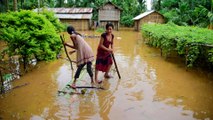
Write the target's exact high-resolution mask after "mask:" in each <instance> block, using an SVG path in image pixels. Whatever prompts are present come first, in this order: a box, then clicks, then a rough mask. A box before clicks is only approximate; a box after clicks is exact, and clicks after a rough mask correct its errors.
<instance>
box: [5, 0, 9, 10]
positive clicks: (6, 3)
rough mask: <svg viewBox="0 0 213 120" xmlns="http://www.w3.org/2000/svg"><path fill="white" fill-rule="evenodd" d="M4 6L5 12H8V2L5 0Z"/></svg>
mask: <svg viewBox="0 0 213 120" xmlns="http://www.w3.org/2000/svg"><path fill="white" fill-rule="evenodd" d="M5 6H6V12H7V11H9V2H8V0H5Z"/></svg>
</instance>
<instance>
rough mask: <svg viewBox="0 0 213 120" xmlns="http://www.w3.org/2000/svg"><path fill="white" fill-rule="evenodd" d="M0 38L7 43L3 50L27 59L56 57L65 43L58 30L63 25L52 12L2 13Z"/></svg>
mask: <svg viewBox="0 0 213 120" xmlns="http://www.w3.org/2000/svg"><path fill="white" fill-rule="evenodd" d="M0 28H1V29H0V40H3V41H5V42H6V44H7V46H8V47H7V48H6V49H4V50H3V51H0V52H2V53H5V54H8V55H9V56H13V55H21V56H22V57H23V58H24V59H25V60H26V61H28V60H30V59H32V58H36V59H37V60H39V61H41V60H45V61H47V60H53V59H55V58H56V55H57V54H58V53H59V52H60V50H61V47H62V44H61V41H60V37H59V34H58V32H60V31H61V30H63V26H62V25H61V24H60V22H59V21H58V19H56V18H55V17H54V14H53V13H51V12H47V11H43V13H42V12H41V14H38V13H36V12H33V11H29V10H22V11H20V12H8V13H4V14H0Z"/></svg>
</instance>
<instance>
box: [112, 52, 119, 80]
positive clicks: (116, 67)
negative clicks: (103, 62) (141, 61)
mask: <svg viewBox="0 0 213 120" xmlns="http://www.w3.org/2000/svg"><path fill="white" fill-rule="evenodd" d="M111 55H112V59H113V61H114V64H115V69H116V71H117V73H118V77H119V79H121V75H120V72H119V70H118V66H117V63H116V60H115V57H114V54H113V53H112V54H111Z"/></svg>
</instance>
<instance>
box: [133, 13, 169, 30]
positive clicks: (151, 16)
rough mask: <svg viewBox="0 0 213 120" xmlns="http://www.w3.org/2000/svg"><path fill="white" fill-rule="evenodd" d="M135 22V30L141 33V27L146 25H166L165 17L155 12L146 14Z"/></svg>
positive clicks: (139, 16) (141, 15) (137, 17)
mask: <svg viewBox="0 0 213 120" xmlns="http://www.w3.org/2000/svg"><path fill="white" fill-rule="evenodd" d="M133 20H134V28H135V30H136V31H140V28H141V26H142V25H143V24H144V23H164V22H165V20H164V16H163V15H162V14H160V13H158V12H157V11H155V10H152V11H147V12H144V13H142V14H140V15H138V16H136V17H135V18H133Z"/></svg>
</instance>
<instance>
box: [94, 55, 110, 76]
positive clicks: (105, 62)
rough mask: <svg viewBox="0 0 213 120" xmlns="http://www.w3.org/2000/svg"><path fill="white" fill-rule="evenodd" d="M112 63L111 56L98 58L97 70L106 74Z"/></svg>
mask: <svg viewBox="0 0 213 120" xmlns="http://www.w3.org/2000/svg"><path fill="white" fill-rule="evenodd" d="M112 63H113V62H112V56H111V55H110V54H109V55H107V56H106V57H99V56H97V58H96V66H95V69H96V70H98V71H102V72H106V71H107V68H108V67H109V66H110V65H112Z"/></svg>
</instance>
